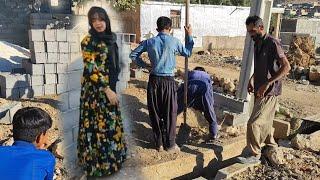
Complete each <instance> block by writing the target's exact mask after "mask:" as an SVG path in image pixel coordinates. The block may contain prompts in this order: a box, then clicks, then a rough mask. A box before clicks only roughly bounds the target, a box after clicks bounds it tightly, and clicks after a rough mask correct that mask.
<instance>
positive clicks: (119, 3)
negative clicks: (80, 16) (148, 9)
mask: <svg viewBox="0 0 320 180" xmlns="http://www.w3.org/2000/svg"><path fill="white" fill-rule="evenodd" d="M89 1H92V0H72V2H73V4H79V3H80V4H81V3H86V2H89ZM105 1H108V2H111V3H112V5H113V7H114V8H115V9H117V10H119V11H125V10H134V9H135V7H136V6H137V5H139V4H140V3H141V0H105Z"/></svg>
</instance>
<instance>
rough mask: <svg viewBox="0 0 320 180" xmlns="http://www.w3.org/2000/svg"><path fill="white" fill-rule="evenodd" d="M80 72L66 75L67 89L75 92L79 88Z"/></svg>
mask: <svg viewBox="0 0 320 180" xmlns="http://www.w3.org/2000/svg"><path fill="white" fill-rule="evenodd" d="M81 78H82V71H72V72H69V73H68V89H69V90H77V89H80V88H81Z"/></svg>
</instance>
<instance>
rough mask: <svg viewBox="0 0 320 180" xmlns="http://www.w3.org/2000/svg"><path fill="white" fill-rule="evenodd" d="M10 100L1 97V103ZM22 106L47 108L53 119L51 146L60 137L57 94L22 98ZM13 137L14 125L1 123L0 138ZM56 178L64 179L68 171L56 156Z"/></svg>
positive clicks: (10, 141)
mask: <svg viewBox="0 0 320 180" xmlns="http://www.w3.org/2000/svg"><path fill="white" fill-rule="evenodd" d="M8 101H9V100H5V99H1V98H0V105H2V104H4V103H6V102H8ZM20 101H21V102H22V107H39V108H41V109H43V110H45V111H46V112H47V113H48V114H49V115H50V117H51V118H52V120H53V124H52V127H51V129H50V130H49V132H48V133H49V143H48V146H50V145H51V144H52V143H53V142H54V141H55V140H57V139H58V138H59V137H60V132H59V129H58V123H59V119H60V118H59V116H58V109H57V102H58V101H57V97H56V96H46V97H39V98H34V99H21V100H20ZM11 137H12V125H5V124H0V140H4V139H7V138H11ZM12 142H13V140H12V138H11V139H10V140H9V142H7V145H11V144H12ZM55 176H56V180H62V179H65V177H66V171H65V170H64V169H63V166H62V159H59V158H56V168H55Z"/></svg>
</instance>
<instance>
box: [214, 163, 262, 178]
mask: <svg viewBox="0 0 320 180" xmlns="http://www.w3.org/2000/svg"><path fill="white" fill-rule="evenodd" d="M259 164H260V162H259V163H255V164H240V163H236V164H233V165H231V166H228V167H226V168H223V169H220V170H219V171H218V173H217V175H216V177H215V178H214V179H215V180H222V179H230V178H231V177H234V176H236V175H237V174H240V173H241V172H244V171H246V170H247V169H249V168H253V167H255V166H257V165H259Z"/></svg>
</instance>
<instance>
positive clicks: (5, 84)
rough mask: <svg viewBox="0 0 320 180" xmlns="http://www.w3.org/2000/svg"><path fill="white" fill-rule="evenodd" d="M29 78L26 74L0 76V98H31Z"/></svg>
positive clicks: (3, 74)
mask: <svg viewBox="0 0 320 180" xmlns="http://www.w3.org/2000/svg"><path fill="white" fill-rule="evenodd" d="M30 83H31V78H30V75H28V74H11V73H1V74H0V89H1V97H3V98H8V99H20V98H28V97H32V96H33V91H32V88H31V85H30Z"/></svg>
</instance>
